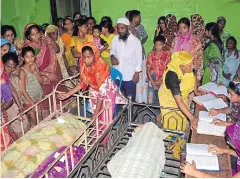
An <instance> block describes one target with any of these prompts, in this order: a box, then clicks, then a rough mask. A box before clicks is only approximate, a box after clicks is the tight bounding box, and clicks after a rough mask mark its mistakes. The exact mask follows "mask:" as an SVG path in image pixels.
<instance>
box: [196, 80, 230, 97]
mask: <svg viewBox="0 0 240 179" xmlns="http://www.w3.org/2000/svg"><path fill="white" fill-rule="evenodd" d="M198 90H200V91H203V92H206V93H212V94H214V95H218V94H223V95H225V96H227V95H228V92H227V88H226V87H225V86H222V85H221V86H218V85H217V84H216V83H213V82H209V83H207V84H205V85H202V86H199V87H198Z"/></svg>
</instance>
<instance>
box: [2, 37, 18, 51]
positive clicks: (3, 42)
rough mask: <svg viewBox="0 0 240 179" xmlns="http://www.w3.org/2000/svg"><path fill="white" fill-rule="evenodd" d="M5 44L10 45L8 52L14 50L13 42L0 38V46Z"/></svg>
mask: <svg viewBox="0 0 240 179" xmlns="http://www.w3.org/2000/svg"><path fill="white" fill-rule="evenodd" d="M6 44H9V46H10V49H9V52H14V51H15V49H14V46H13V44H12V43H11V42H10V41H9V40H7V39H4V38H1V47H2V46H3V45H6Z"/></svg>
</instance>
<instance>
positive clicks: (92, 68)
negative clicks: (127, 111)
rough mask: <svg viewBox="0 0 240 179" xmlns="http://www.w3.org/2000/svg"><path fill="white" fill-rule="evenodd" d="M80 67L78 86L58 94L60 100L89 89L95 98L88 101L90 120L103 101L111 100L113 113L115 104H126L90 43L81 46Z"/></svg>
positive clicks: (107, 69)
mask: <svg viewBox="0 0 240 179" xmlns="http://www.w3.org/2000/svg"><path fill="white" fill-rule="evenodd" d="M80 66H81V68H80V84H79V85H77V86H76V87H75V88H74V89H72V90H71V91H69V92H68V93H63V94H60V95H59V96H58V97H59V98H60V99H61V100H64V99H67V98H69V97H70V96H72V95H73V94H75V93H76V92H78V91H80V90H83V91H84V90H86V89H87V88H88V87H90V90H89V93H90V96H92V97H95V98H96V99H94V100H92V99H90V101H89V111H90V112H92V114H93V117H92V118H96V117H97V114H98V113H99V112H100V111H101V109H102V108H103V107H104V103H103V100H104V99H111V100H112V112H113V113H114V108H115V104H116V103H118V104H121V103H122V104H124V103H126V102H127V101H126V99H125V98H124V97H123V95H122V93H121V92H120V90H119V89H118V87H117V86H116V84H115V83H114V82H113V81H112V79H111V77H110V70H109V67H108V65H107V63H106V62H105V61H104V60H103V59H102V58H101V56H100V52H99V50H98V49H97V48H96V47H95V46H94V45H93V44H92V43H87V44H85V45H84V46H83V48H82V60H81V62H80ZM112 116H113V115H112Z"/></svg>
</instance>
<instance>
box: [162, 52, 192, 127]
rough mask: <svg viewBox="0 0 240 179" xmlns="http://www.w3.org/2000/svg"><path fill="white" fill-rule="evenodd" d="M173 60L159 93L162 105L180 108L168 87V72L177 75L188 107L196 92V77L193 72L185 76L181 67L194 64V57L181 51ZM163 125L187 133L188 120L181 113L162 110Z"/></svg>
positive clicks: (173, 56) (183, 98)
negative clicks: (166, 82) (166, 79)
mask: <svg viewBox="0 0 240 179" xmlns="http://www.w3.org/2000/svg"><path fill="white" fill-rule="evenodd" d="M171 58H172V60H171V62H170V63H169V64H168V66H167V67H168V68H167V70H166V71H165V73H164V75H163V83H162V85H161V87H160V89H159V91H158V96H159V100H160V104H161V106H162V107H164V108H178V105H177V103H176V101H175V99H174V97H173V95H172V92H171V90H170V89H168V88H167V87H166V84H165V77H166V74H167V72H168V71H173V72H175V73H176V74H177V76H178V78H179V80H180V81H181V83H180V91H181V96H182V100H183V102H184V104H185V105H186V106H187V107H188V95H189V93H191V92H192V91H193V90H194V85H195V76H194V74H193V72H191V73H185V74H183V73H182V71H181V69H180V65H186V64H189V63H190V62H192V56H191V54H189V53H188V52H184V51H180V52H176V53H174V54H173V55H172V57H171ZM161 115H162V123H163V127H164V128H168V129H173V130H180V131H185V130H186V128H187V118H186V116H185V115H184V114H183V113H182V112H181V111H173V110H169V109H161Z"/></svg>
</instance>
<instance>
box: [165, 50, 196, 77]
mask: <svg viewBox="0 0 240 179" xmlns="http://www.w3.org/2000/svg"><path fill="white" fill-rule="evenodd" d="M192 61H193V57H192V55H191V54H190V53H188V52H185V51H180V52H175V53H173V54H172V56H171V61H170V63H169V64H168V66H167V67H168V70H171V71H174V72H175V73H176V74H177V75H178V77H179V78H180V79H182V78H183V76H184V74H183V72H182V70H181V66H184V65H188V64H190V63H191V62H192Z"/></svg>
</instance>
